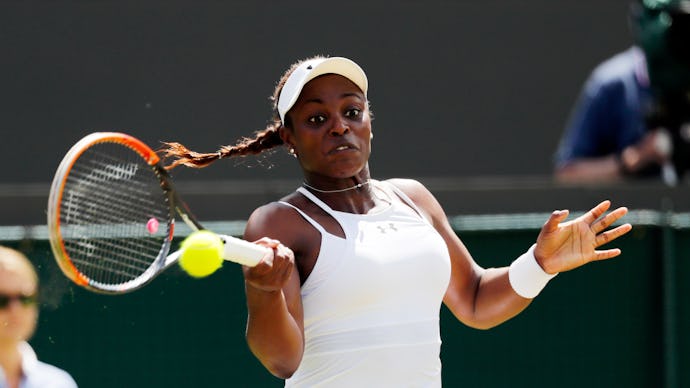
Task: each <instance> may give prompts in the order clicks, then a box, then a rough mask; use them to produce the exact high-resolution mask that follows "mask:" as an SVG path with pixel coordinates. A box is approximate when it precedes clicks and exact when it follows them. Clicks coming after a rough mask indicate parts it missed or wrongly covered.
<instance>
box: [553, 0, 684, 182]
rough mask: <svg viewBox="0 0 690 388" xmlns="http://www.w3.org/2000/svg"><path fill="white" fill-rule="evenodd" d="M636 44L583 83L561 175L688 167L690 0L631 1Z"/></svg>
mask: <svg viewBox="0 0 690 388" xmlns="http://www.w3.org/2000/svg"><path fill="white" fill-rule="evenodd" d="M630 24H631V30H632V35H633V37H634V39H635V46H633V47H631V48H629V49H628V50H626V51H624V52H622V53H619V54H617V55H615V56H614V57H612V58H610V59H608V60H607V61H605V62H604V63H602V64H600V65H599V66H598V67H597V68H596V69H595V70H594V71H593V72H592V74H591V75H590V77H589V79H588V80H587V82H586V83H585V86H584V88H583V91H582V93H581V95H580V97H579V101H578V102H577V104H576V105H575V108H574V110H573V112H572V114H571V117H570V119H569V122H568V124H567V126H566V129H565V132H564V134H563V137H562V139H561V142H560V145H559V148H558V151H557V153H556V160H555V175H556V178H557V179H559V180H561V181H566V182H584V181H590V182H606V181H611V180H617V179H621V178H624V177H637V178H643V177H648V178H661V179H663V180H664V181H665V182H666V183H668V184H670V185H674V184H675V183H676V182H677V180H678V179H679V178H682V174H683V172H684V171H685V170H687V169H690V43H689V42H690V0H644V1H643V0H640V1H637V2H635V3H633V4H632V5H631V12H630Z"/></svg>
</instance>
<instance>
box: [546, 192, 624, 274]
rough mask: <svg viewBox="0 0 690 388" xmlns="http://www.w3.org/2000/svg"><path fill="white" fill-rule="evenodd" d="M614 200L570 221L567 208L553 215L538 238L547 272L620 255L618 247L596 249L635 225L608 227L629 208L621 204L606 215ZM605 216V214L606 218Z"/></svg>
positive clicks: (562, 270) (567, 269)
mask: <svg viewBox="0 0 690 388" xmlns="http://www.w3.org/2000/svg"><path fill="white" fill-rule="evenodd" d="M610 206H611V202H610V201H608V200H607V201H603V202H601V203H600V204H598V205H597V206H595V207H594V208H593V209H592V210H590V211H588V212H587V213H585V214H583V215H582V216H580V217H578V218H576V219H574V220H572V221H568V222H563V221H565V219H566V218H567V217H568V214H569V212H568V211H567V210H557V211H554V212H553V213H552V214H551V217H549V219H548V220H547V221H546V223H545V224H544V226H543V227H542V228H541V232H540V233H539V237H537V246H536V247H535V248H534V256H535V258H536V259H537V262H539V264H540V265H541V267H542V268H543V269H544V271H545V272H547V273H557V272H565V271H569V270H571V269H574V268H577V267H580V266H582V265H585V264H587V263H589V262H591V261H596V260H605V259H610V258H613V257H616V256H618V255H620V253H621V250H620V249H618V248H613V249H605V250H597V249H596V248H598V247H600V246H602V245H604V244H606V243H608V242H611V241H613V240H615V239H617V238H618V237H620V236H622V235H624V234H626V233H628V232H629V231H630V230H631V229H632V225H630V224H623V225H620V226H618V227H616V228H613V229H610V230H606V229H607V228H608V227H609V226H611V225H612V224H613V223H614V222H616V221H617V220H618V219H620V218H621V217H623V216H624V215H625V214H626V213H627V212H628V209H627V208H625V207H619V208H618V209H616V210H614V211H612V212H610V213H608V214H606V215H605V216H603V215H604V213H605V212H606V211H607V210H608V209H609V207H610ZM602 216H603V217H602Z"/></svg>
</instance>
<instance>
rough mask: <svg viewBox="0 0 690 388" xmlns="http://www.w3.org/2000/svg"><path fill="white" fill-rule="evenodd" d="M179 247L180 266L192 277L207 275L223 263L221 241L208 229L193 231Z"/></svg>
mask: <svg viewBox="0 0 690 388" xmlns="http://www.w3.org/2000/svg"><path fill="white" fill-rule="evenodd" d="M180 248H181V249H182V254H181V255H180V260H179V263H180V267H182V269H183V270H184V271H185V272H187V273H188V274H189V275H190V276H192V277H195V278H202V277H205V276H208V275H210V274H212V273H214V272H216V270H218V268H220V267H221V266H222V265H223V241H222V240H221V239H220V237H218V235H216V234H215V233H213V232H210V231H208V230H200V231H196V232H193V233H192V234H190V235H189V236H187V238H186V239H184V241H182V243H181V244H180Z"/></svg>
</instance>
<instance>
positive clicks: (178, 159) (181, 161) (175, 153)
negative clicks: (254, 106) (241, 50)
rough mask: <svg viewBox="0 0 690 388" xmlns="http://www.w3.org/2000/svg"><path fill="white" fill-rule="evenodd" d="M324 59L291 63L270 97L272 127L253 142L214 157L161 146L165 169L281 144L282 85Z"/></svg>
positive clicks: (176, 145)
mask: <svg viewBox="0 0 690 388" xmlns="http://www.w3.org/2000/svg"><path fill="white" fill-rule="evenodd" d="M316 58H323V57H322V56H314V57H311V58H307V59H303V60H301V61H298V62H296V63H294V64H293V65H292V66H290V68H289V69H288V70H287V71H286V72H285V73H284V74H283V76H282V77H281V78H280V81H278V84H277V85H276V88H275V90H274V91H273V95H272V96H271V101H272V102H273V117H272V119H271V123H270V124H269V125H268V126H267V127H266V128H265V129H263V130H261V131H257V132H256V133H255V134H254V138H248V137H245V138H242V139H241V140H240V141H238V142H237V143H236V144H235V145H226V146H222V147H220V149H219V150H218V151H217V152H213V153H200V152H195V151H191V150H189V149H188V148H187V147H185V146H184V145H182V144H180V143H175V142H164V143H163V144H164V148H163V149H161V150H160V151H159V152H160V153H162V154H163V158H172V159H174V160H173V161H172V162H171V163H170V164H168V165H166V166H165V168H166V170H172V169H173V168H175V167H177V166H179V165H184V166H187V167H193V168H202V167H206V166H208V165H210V164H211V163H213V162H215V161H216V160H218V159H223V158H232V157H235V156H246V155H258V154H260V153H262V152H264V151H267V150H269V149H271V148H274V147H277V146H280V145H282V144H284V143H283V139H281V138H280V135H279V134H278V129H279V128H280V126H281V125H282V123H281V121H280V116H279V115H278V96H280V91H281V90H282V89H283V86H284V85H285V82H286V81H287V79H288V77H290V75H291V74H292V72H294V71H295V69H297V67H299V65H300V64H302V63H304V62H305V61H308V60H312V59H316ZM285 126H286V127H290V121H289V119H287V118H286V122H285Z"/></svg>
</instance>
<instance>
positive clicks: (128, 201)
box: [48, 132, 268, 294]
mask: <svg viewBox="0 0 690 388" xmlns="http://www.w3.org/2000/svg"><path fill="white" fill-rule="evenodd" d="M176 215H179V216H180V217H181V218H182V220H184V222H185V223H186V224H187V225H189V227H190V228H192V230H200V229H203V227H202V226H201V224H200V223H199V222H198V221H197V220H196V218H195V217H194V215H193V214H192V213H191V212H190V211H189V210H188V208H187V205H186V204H185V203H184V202H183V201H182V200H181V199H180V198H179V197H178V195H177V193H176V191H175V189H174V187H173V183H172V179H171V178H170V175H169V174H168V173H167V171H166V170H165V168H164V167H163V166H162V164H161V162H160V158H159V156H158V155H157V154H156V153H155V152H154V151H153V150H152V149H151V148H149V147H148V146H147V145H146V144H144V143H143V142H141V141H140V140H138V139H136V138H134V137H132V136H130V135H127V134H124V133H117V132H96V133H92V134H90V135H87V136H85V137H84V138H82V139H81V140H79V141H78V142H77V143H76V144H75V145H74V146H72V148H71V149H70V150H69V151H68V152H67V154H66V155H65V157H64V158H63V159H62V162H61V163H60V165H59V166H58V169H57V171H56V173H55V177H54V178H53V183H52V185H51V188H50V195H49V198H48V232H49V239H50V246H51V249H52V251H53V255H54V257H55V260H56V261H57V263H58V265H59V267H60V269H61V270H62V272H63V273H64V274H65V275H66V276H67V277H68V278H69V279H70V280H72V281H73V282H74V283H76V284H78V285H80V286H82V287H84V288H86V289H89V290H91V291H96V292H101V293H109V294H119V293H125V292H129V291H133V290H135V289H137V288H139V287H142V286H143V285H145V284H147V283H148V282H149V281H151V280H152V279H153V278H154V277H156V276H157V275H158V274H160V273H161V272H162V271H163V270H165V269H166V268H168V267H169V266H170V265H171V264H173V263H175V262H177V260H178V259H179V257H180V254H181V251H176V252H173V253H170V246H171V243H172V240H173V234H174V229H175V217H176ZM219 237H220V238H221V239H222V240H223V242H224V243H225V248H224V254H223V258H224V259H225V260H229V261H233V262H237V263H240V264H243V265H248V266H254V265H256V264H257V263H258V262H259V261H261V259H262V258H263V256H264V255H265V254H266V253H267V252H268V248H266V247H263V246H260V245H258V244H253V243H250V242H247V241H244V240H241V239H238V238H235V237H232V236H226V235H219ZM169 253H170V254H169Z"/></svg>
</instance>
